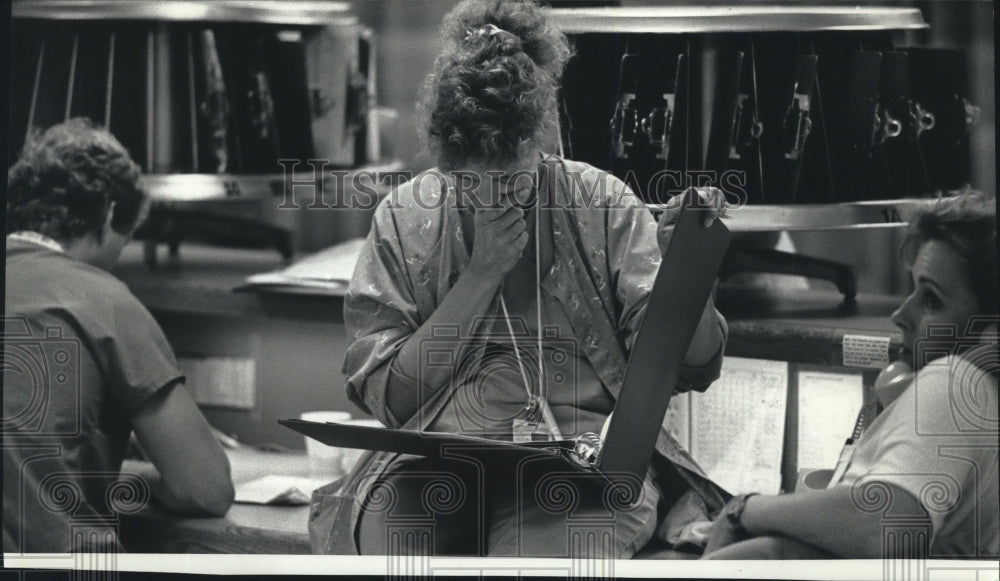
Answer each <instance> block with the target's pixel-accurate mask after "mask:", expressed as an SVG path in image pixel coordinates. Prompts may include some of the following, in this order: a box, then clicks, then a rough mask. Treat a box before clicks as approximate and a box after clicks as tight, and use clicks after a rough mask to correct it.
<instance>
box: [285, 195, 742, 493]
mask: <svg viewBox="0 0 1000 581" xmlns="http://www.w3.org/2000/svg"><path fill="white" fill-rule="evenodd" d="M683 195H684V200H683V203H682V205H681V206H682V207H681V212H680V216H679V217H678V220H677V223H676V224H675V225H674V228H673V232H672V234H671V238H670V243H669V245H668V247H667V249H666V252H665V253H664V255H663V261H662V262H661V264H660V269H659V271H658V272H657V275H656V280H655V282H654V284H653V290H652V292H651V293H650V297H649V303H648V305H647V307H646V312H645V315H644V317H643V320H642V323H641V324H640V327H639V331H638V333H637V335H636V338H635V342H634V343H633V348H632V352H631V354H630V357H629V361H628V365H627V368H626V370H625V379H624V382H623V384H622V389H621V392H620V393H619V396H618V401H617V403H616V405H615V410H614V415H613V417H612V420H611V423H610V425H609V427H608V432H607V435H606V437H605V441H604V442H603V448H602V450H601V453H600V455H599V457H598V458H597V460H596V461H595V462H594V464H590V463H587V462H584V461H581V460H580V459H578V458H574V452H573V449H574V447H575V441H574V440H558V441H552V442H526V443H513V442H506V441H498V440H488V439H485V438H477V437H472V436H460V435H457V434H443V433H434V432H417V431H413V430H398V429H385V428H369V427H364V426H351V425H345V424H337V423H322V422H307V421H304V420H297V419H286V420H278V423H280V424H281V425H283V426H286V427H288V428H291V429H293V430H295V431H297V432H300V433H301V434H303V435H305V436H307V437H309V438H313V439H314V440H317V441H320V442H322V443H324V444H327V445H330V446H339V447H344V448H362V449H366V450H382V451H388V452H398V453H404V454H414V455H418V456H426V457H431V458H441V457H444V456H446V455H447V449H448V448H454V447H459V448H461V449H462V453H463V454H464V455H476V450H477V448H481V456H482V460H483V461H484V462H488V461H489V458H495V457H496V456H497V455H498V454H503V453H512V454H514V455H517V456H523V457H528V456H537V455H538V454H539V453H542V452H543V451H548V452H550V453H552V454H553V456H555V457H558V458H561V459H562V460H564V464H565V465H566V466H565V467H564V468H569V469H571V470H575V471H586V472H597V473H599V474H601V475H603V476H604V477H605V478H607V479H608V480H610V481H612V482H617V483H620V484H623V485H625V486H628V487H630V488H632V487H634V486H635V485H636V484H637V483H640V484H641V483H642V482H643V480H644V478H645V475H646V472H647V470H648V469H649V463H650V459H651V458H652V456H653V450H654V448H655V446H656V440H657V437H658V435H659V431H660V426H661V424H662V422H663V418H664V416H665V415H666V411H667V406H668V404H669V403H670V398H671V397H672V396H673V394H674V390H675V388H676V384H677V379H678V373H679V371H680V368H681V364H682V362H683V359H684V355H685V354H686V353H687V350H688V347H689V346H690V344H691V340H692V338H693V336H694V332H695V330H696V328H697V326H698V321H699V320H700V318H701V314H702V312H703V310H704V306H705V303H706V302H707V301H708V299H709V296H710V295H711V292H712V286H713V284H714V281H715V277H716V274H717V273H718V271H719V267H720V266H721V264H722V259H723V257H724V256H725V253H726V249H727V248H728V246H729V237H730V234H729V230H728V229H727V228H726V227H725V225H723V224H722V221H721V220H715V221H714V222H713V224H712V226H711V227H708V228H706V227H705V226H704V219H705V216H706V212H707V210H705V209H702V208H699V207H698V206H697V205H698V200H699V199H700V198H699V197H698V196H697V195H696V194H695V193H694V191H693V190H688V191H687V192H685V193H684V194H683ZM666 329H669V330H670V332H665V330H666ZM504 455H505V457H507V458H510V456H509V455H506V454H504Z"/></svg>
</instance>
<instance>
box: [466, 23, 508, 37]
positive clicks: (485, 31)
mask: <svg viewBox="0 0 1000 581" xmlns="http://www.w3.org/2000/svg"><path fill="white" fill-rule="evenodd" d="M501 32H504V29H502V28H500V27H499V26H497V25H496V24H492V23H491V24H485V25H483V26H480V27H479V28H477V29H476V30H472V29H468V30H466V31H465V37H464V39H463V40H466V41H468V40H469V39H471V38H472V37H473V35H475V36H493V35H494V34H498V33H501Z"/></svg>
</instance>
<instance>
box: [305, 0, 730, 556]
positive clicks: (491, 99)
mask: <svg viewBox="0 0 1000 581" xmlns="http://www.w3.org/2000/svg"><path fill="white" fill-rule="evenodd" d="M442 34H443V36H444V41H445V49H444V52H443V53H442V54H441V55H440V56H439V57H438V59H437V61H436V64H435V68H434V72H433V73H432V75H431V76H430V79H429V81H428V84H427V86H426V91H425V97H424V100H423V103H422V110H423V113H424V118H425V124H426V137H427V139H428V141H429V145H430V148H431V151H432V152H433V153H434V154H435V155H436V156H437V164H438V165H437V168H435V169H433V170H430V171H428V172H424V173H422V174H419V175H417V176H416V177H415V178H414V179H413V180H411V181H410V182H408V183H406V184H403V185H402V186H400V187H399V188H398V189H397V190H395V191H394V192H393V193H392V194H390V195H389V196H388V198H387V199H386V200H384V201H383V203H381V204H380V206H379V207H378V209H377V210H376V214H375V217H374V221H373V224H372V229H371V232H370V233H369V236H368V241H367V244H366V246H365V248H364V249H363V251H362V253H361V256H360V258H359V261H358V264H357V267H356V269H355V273H354V277H353V279H352V281H351V284H350V288H349V290H348V294H347V297H346V300H345V305H344V312H345V321H346V324H347V328H348V333H349V340H350V341H351V344H350V347H349V348H348V351H347V355H346V359H345V362H344V372H345V374H346V375H347V377H348V379H347V390H348V394H349V395H350V397H351V399H352V401H354V402H355V403H356V404H358V405H359V406H361V407H362V408H363V409H365V410H368V411H370V412H371V413H372V414H374V415H375V416H376V417H377V418H378V419H379V420H381V421H382V422H383V423H384V424H386V425H387V426H390V427H393V428H404V429H411V430H427V431H436V432H453V433H460V434H468V435H476V436H481V437H488V438H495V439H502V440H507V441H510V440H514V441H525V440H535V439H548V438H552V437H556V438H558V437H563V438H571V437H575V436H579V435H581V434H584V433H586V432H594V433H597V432H600V431H601V427H602V425H603V424H604V422H605V420H606V418H607V417H608V415H609V414H610V413H611V411H612V409H613V407H614V402H615V397H616V395H617V394H618V392H619V390H620V389H621V385H622V380H623V377H624V370H625V363H626V361H627V357H628V353H629V349H630V348H631V345H632V341H633V339H634V337H635V334H636V330H637V328H638V325H639V323H640V321H641V320H642V317H643V313H644V307H645V304H646V301H647V299H648V297H649V293H650V290H651V288H652V283H653V280H654V277H655V275H656V273H657V270H658V268H659V264H660V260H661V252H660V250H659V248H658V246H657V225H656V222H655V221H654V220H653V218H652V216H651V215H650V213H649V212H648V211H647V210H646V208H645V207H644V206H643V205H642V204H641V203H640V202H639V200H638V199H637V198H636V196H635V195H633V194H632V192H630V191H629V190H628V189H627V188H626V187H625V185H624V184H623V183H622V182H621V181H620V180H618V179H616V178H615V177H613V176H611V175H610V174H608V173H606V172H603V171H600V170H598V169H596V168H594V167H592V166H589V165H587V164H584V163H579V162H575V161H571V160H567V159H562V158H560V157H558V156H556V155H552V154H551V153H548V152H547V150H548V149H550V148H551V147H552V144H551V142H550V139H549V136H551V135H553V134H557V132H556V131H555V129H556V119H557V107H556V103H557V93H558V88H559V87H558V81H559V78H560V76H561V75H562V69H563V65H564V64H565V62H566V60H567V59H568V58H569V56H570V49H569V45H568V42H567V40H566V37H565V36H564V35H563V34H562V33H561V32H560V31H559V30H557V29H556V28H555V27H554V26H553V25H552V24H551V22H550V21H549V20H548V17H547V14H546V12H545V10H544V9H542V8H540V7H539V6H537V5H536V4H534V3H533V2H531V1H527V0H526V1H499V0H467V1H465V2H462V3H461V4H459V5H458V6H457V7H456V8H455V9H454V10H452V12H451V13H449V14H448V15H447V16H446V18H445V20H444V23H443V25H442ZM713 193H718V192H713ZM717 199H719V200H721V195H720V196H718V198H717ZM712 207H713V208H718V205H715V206H712ZM717 213H718V210H716V211H715V212H707V214H708V215H709V216H710V217H709V218H707V220H708V221H709V222H710V221H711V220H713V219H714V218H715V217H716V216H717ZM725 337H726V324H725V321H724V319H723V318H722V316H721V315H720V314H719V313H718V312H717V311H716V310H715V308H714V306H713V305H712V303H711V301H708V304H706V305H705V307H704V310H703V313H702V317H701V321H700V323H699V326H698V329H697V332H696V334H695V337H694V340H693V341H692V344H691V347H690V350H689V351H688V353H687V354H686V357H685V367H684V368H683V369H682V370H681V373H680V376H681V379H680V383H681V389H692V388H697V389H704V388H705V387H707V386H708V385H709V384H710V383H711V382H712V381H714V380H715V379H716V378H717V377H718V374H719V370H720V366H721V361H722V353H723V348H724V344H725ZM483 478H484V476H483V474H482V473H480V472H479V471H478V470H477V469H476V466H475V465H473V464H470V463H468V462H462V461H461V460H460V459H456V460H455V461H442V460H429V459H419V458H413V457H407V456H403V455H399V454H388V453H376V454H369V455H367V456H365V457H364V459H363V460H362V461H361V462H359V464H358V465H357V467H356V468H355V470H354V471H353V472H352V473H351V474H350V475H348V477H347V478H346V479H345V480H344V481H343V482H338V483H334V485H332V486H330V487H328V488H327V489H321V490H320V491H319V492H318V493H317V494H316V496H315V497H314V507H313V511H312V515H313V516H312V521H311V524H310V530H311V531H312V534H313V541H314V549H316V550H317V551H320V552H338V553H350V554H353V553H361V554H386V553H397V552H403V553H406V554H409V553H411V552H414V551H416V552H421V551H427V552H433V553H438V554H488V555H509V556H518V555H520V556H554V557H558V556H569V555H570V553H572V554H574V555H578V556H584V555H590V556H605V557H617V558H629V557H631V556H632V555H634V554H635V553H636V552H637V551H638V550H640V549H641V548H643V547H644V546H645V545H646V544H647V543H648V542H649V541H650V539H652V538H653V537H654V536H657V537H659V538H661V539H662V540H663V541H665V542H667V543H670V544H675V545H676V544H679V543H681V542H682V537H683V531H684V528H685V525H686V524H687V523H689V522H692V521H694V520H698V518H699V517H701V518H705V517H706V515H708V514H713V513H714V511H715V510H717V509H718V508H719V507H721V505H722V503H723V502H724V500H725V498H724V494H725V493H724V492H722V491H721V490H720V489H718V488H717V487H715V486H714V485H713V484H712V483H711V482H710V481H709V480H708V479H707V478H706V477H705V475H704V474H703V472H702V471H701V469H700V468H699V467H698V466H697V464H695V462H694V461H693V460H692V459H691V458H690V457H689V456H687V455H686V454H685V453H684V452H683V451H681V450H680V448H679V447H678V446H677V444H676V442H674V441H673V439H671V438H670V436H669V435H668V434H667V432H666V430H663V431H662V433H661V434H660V437H659V441H658V443H657V454H656V456H655V458H654V460H653V464H652V468H651V470H650V473H649V475H648V476H647V478H646V480H645V483H644V485H643V487H642V497H641V500H640V501H639V502H637V503H636V504H634V505H632V507H631V508H630V509H628V510H626V509H625V508H621V509H620V510H613V511H612V510H611V509H609V508H608V507H605V506H604V504H603V502H602V500H601V498H600V494H599V493H600V491H599V490H598V491H593V490H591V489H589V488H588V487H587V485H586V484H580V485H579V493H580V498H579V504H578V505H577V506H575V507H574V508H573V509H572V514H573V517H574V518H576V517H581V516H587V515H589V516H590V517H594V518H603V519H605V521H604V522H605V523H606V522H608V521H607V519H609V518H610V519H611V520H612V521H613V522H614V527H613V528H614V534H613V538H614V540H613V541H612V542H610V546H605V547H583V548H580V549H577V550H572V549H571V548H570V547H569V544H570V540H569V536H568V535H569V533H568V532H567V520H566V517H567V515H566V514H564V513H563V514H557V513H556V512H557V511H556V509H555V508H554V507H553V506H551V505H552V502H553V499H552V498H548V499H546V498H542V497H544V496H545V495H544V493H542V492H538V494H536V492H537V491H540V490H541V487H542V484H541V481H542V480H543V479H545V478H546V473H545V471H544V470H539V471H534V472H533V471H532V469H531V467H530V466H528V465H525V466H521V467H518V468H515V467H514V466H511V467H510V474H509V475H496V474H491V475H489V476H487V477H485V478H486V480H483ZM437 485H442V486H450V487H451V488H449V490H451V492H452V495H451V496H450V497H448V498H447V499H442V498H435V497H434V496H433V495H432V494H431V493H430V491H433V490H441V489H442V488H440V487H439V488H435V486H437ZM573 485H574V483H570V486H573ZM390 500H391V502H390ZM554 511H556V512H554ZM609 511H610V512H609ZM412 517H418V518H429V519H430V522H431V523H432V524H431V525H430V526H431V527H432V529H433V531H432V534H431V535H430V538H429V540H427V543H428V544H429V545H428V546H426V547H424V548H420V547H407V546H399V545H394V544H393V543H394V542H395V541H393V538H394V537H392V535H391V534H389V533H387V531H391V530H393V527H394V526H397V525H398V523H399V522H406V519H407V518H412ZM400 519H401V520H400ZM421 526H423V525H421ZM397 532H398V529H397ZM414 534H415V535H416V537H413V538H417V537H419V535H420V533H414Z"/></svg>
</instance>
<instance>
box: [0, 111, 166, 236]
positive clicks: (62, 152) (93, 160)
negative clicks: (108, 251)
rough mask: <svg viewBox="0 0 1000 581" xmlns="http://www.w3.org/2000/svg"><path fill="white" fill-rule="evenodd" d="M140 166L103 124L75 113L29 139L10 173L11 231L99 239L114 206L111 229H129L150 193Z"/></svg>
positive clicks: (8, 172) (8, 188) (9, 211)
mask: <svg viewBox="0 0 1000 581" xmlns="http://www.w3.org/2000/svg"><path fill="white" fill-rule="evenodd" d="M140 173H141V172H140V170H139V166H138V165H136V163H135V162H134V161H132V158H131V157H130V156H129V153H128V151H127V150H126V149H125V147H124V146H122V144H121V143H120V142H119V141H118V140H117V139H115V137H114V136H113V135H112V134H111V133H110V132H108V130H106V129H104V128H103V127H98V126H97V125H95V124H94V123H93V122H92V121H90V120H89V119H86V118H83V117H76V118H73V119H70V120H68V121H66V122H64V123H60V124H58V125H54V126H52V127H50V128H48V129H47V130H45V131H44V132H36V133H34V134H32V135H30V136H29V137H28V140H27V142H26V143H25V145H24V148H23V149H22V151H21V155H20V157H19V159H18V160H17V161H16V162H15V163H14V165H13V166H11V168H10V169H9V170H8V171H7V231H8V232H16V231H19V230H30V231H33V232H37V233H39V234H43V235H45V236H48V237H50V238H53V239H55V240H60V241H68V240H73V239H76V238H80V237H82V236H85V235H87V234H89V233H91V232H93V233H95V234H96V235H97V236H98V237H99V238H100V237H101V236H102V235H103V226H104V223H105V221H106V220H107V216H108V211H109V210H110V208H111V204H112V203H114V204H115V210H114V215H113V216H112V219H111V220H112V221H111V227H112V229H114V231H115V232H118V233H120V234H125V233H128V232H130V231H131V230H132V229H133V228H134V227H135V226H136V221H137V220H138V219H139V214H140V212H141V211H142V206H143V204H144V203H145V200H146V193H145V192H144V191H143V190H142V188H141V187H140V186H139V182H138V180H139V175H140Z"/></svg>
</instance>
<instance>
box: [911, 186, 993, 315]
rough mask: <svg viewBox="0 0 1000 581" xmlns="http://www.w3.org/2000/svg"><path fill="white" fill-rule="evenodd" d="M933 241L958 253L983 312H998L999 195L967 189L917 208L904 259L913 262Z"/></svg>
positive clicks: (991, 313) (990, 313) (912, 219)
mask: <svg viewBox="0 0 1000 581" xmlns="http://www.w3.org/2000/svg"><path fill="white" fill-rule="evenodd" d="M931 240H937V241H938V242H942V243H944V244H947V245H948V246H950V247H951V249H952V250H954V251H955V254H957V255H958V257H959V259H960V260H961V267H962V271H963V272H965V274H966V276H967V282H968V283H969V287H970V288H971V289H972V292H973V293H974V294H975V295H976V299H977V300H978V302H979V308H980V309H981V312H982V313H983V314H989V315H995V314H997V299H998V297H997V213H996V197H995V196H992V195H990V194H986V193H983V192H980V191H976V190H966V191H962V192H955V193H953V194H952V195H951V196H949V197H945V198H942V199H940V200H938V201H937V202H935V203H934V204H933V205H931V206H929V207H927V208H922V209H920V210H918V211H916V212H915V213H914V215H913V217H912V218H911V219H910V222H909V226H908V228H907V230H906V234H905V235H904V238H903V244H902V246H901V252H900V254H901V255H902V258H903V260H904V262H905V263H906V264H907V265H911V264H913V261H914V260H915V259H916V257H917V253H918V252H919V251H920V247H921V246H923V245H924V243H926V242H929V241H931Z"/></svg>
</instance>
